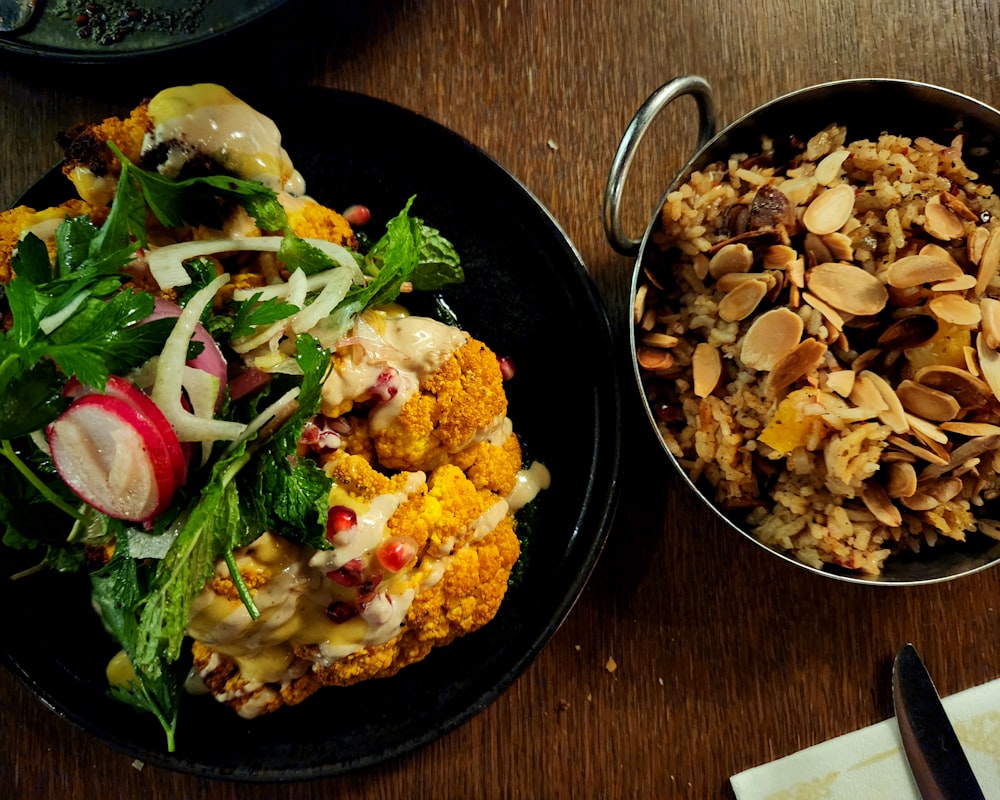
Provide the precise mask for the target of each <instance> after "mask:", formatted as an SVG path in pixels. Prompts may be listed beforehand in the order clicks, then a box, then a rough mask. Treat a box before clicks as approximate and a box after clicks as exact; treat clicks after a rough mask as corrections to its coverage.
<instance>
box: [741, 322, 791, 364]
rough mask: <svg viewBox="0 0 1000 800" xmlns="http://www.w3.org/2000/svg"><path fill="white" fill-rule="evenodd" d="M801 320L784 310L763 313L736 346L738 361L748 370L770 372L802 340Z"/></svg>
mask: <svg viewBox="0 0 1000 800" xmlns="http://www.w3.org/2000/svg"><path fill="white" fill-rule="evenodd" d="M803 328H804V323H803V322H802V317H800V316H799V315H798V314H796V313H795V312H794V311H790V310H789V309H787V308H774V309H771V310H770V311H765V312H764V313H763V314H761V315H760V316H759V317H757V319H755V320H754V321H753V323H752V324H751V325H750V328H749V329H748V330H747V332H746V335H744V337H743V343H742V345H741V346H740V348H741V349H740V360H741V361H742V362H743V363H744V364H746V365H747V366H748V367H750V368H751V369H759V370H772V369H774V366H775V364H777V363H778V362H779V361H781V359H783V358H784V357H785V356H786V355H788V353H790V352H791V351H792V350H793V349H794V348H795V346H796V345H797V344H798V343H799V340H800V339H801V338H802V330H803Z"/></svg>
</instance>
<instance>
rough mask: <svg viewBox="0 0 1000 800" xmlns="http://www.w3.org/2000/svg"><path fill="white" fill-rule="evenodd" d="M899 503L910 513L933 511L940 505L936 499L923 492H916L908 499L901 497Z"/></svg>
mask: <svg viewBox="0 0 1000 800" xmlns="http://www.w3.org/2000/svg"><path fill="white" fill-rule="evenodd" d="M899 502H900V503H902V504H903V505H904V506H906V507H907V508H908V509H910V511H933V510H934V509H935V508H937V507H938V506H939V505H940V503H938V501H937V499H936V498H934V497H931V496H930V495H929V494H924V493H923V492H917V493H916V494H913V495H910V496H909V497H902V498H900V500H899Z"/></svg>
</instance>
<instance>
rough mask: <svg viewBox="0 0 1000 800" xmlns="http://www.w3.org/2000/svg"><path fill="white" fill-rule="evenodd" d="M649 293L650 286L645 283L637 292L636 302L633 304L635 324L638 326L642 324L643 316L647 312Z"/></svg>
mask: <svg viewBox="0 0 1000 800" xmlns="http://www.w3.org/2000/svg"><path fill="white" fill-rule="evenodd" d="M648 292H649V284H648V283H644V284H642V285H640V286H639V288H638V289H636V290H635V302H633V304H632V318H633V322H634V323H635V324H636V325H638V324H639V323H640V322H642V317H643V314H644V313H645V312H646V295H647V293H648Z"/></svg>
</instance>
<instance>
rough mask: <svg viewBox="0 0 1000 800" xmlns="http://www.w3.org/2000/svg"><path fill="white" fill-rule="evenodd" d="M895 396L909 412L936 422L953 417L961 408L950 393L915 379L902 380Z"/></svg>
mask: <svg viewBox="0 0 1000 800" xmlns="http://www.w3.org/2000/svg"><path fill="white" fill-rule="evenodd" d="M896 396H897V397H899V402H901V403H902V404H903V408H905V409H906V410H907V411H909V412H910V413H911V414H916V415H917V416H918V417H923V418H924V419H932V420H935V421H937V422H945V421H947V420H950V419H954V418H955V417H957V416H958V413H959V411H961V410H962V406H961V405H960V404H959V402H958V400H956V399H955V398H954V397H953V396H952V395H950V394H947V393H945V392H942V391H940V390H938V389H932V388H931V387H930V386H925V385H924V384H922V383H917V382H915V381H910V380H904V381H902V382H901V383H900V384H899V385H898V386H897V387H896Z"/></svg>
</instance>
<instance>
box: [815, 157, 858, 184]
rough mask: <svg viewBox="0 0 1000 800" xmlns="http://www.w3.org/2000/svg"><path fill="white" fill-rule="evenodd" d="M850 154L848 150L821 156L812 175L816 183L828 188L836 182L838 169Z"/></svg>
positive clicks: (838, 174) (838, 175) (838, 173)
mask: <svg viewBox="0 0 1000 800" xmlns="http://www.w3.org/2000/svg"><path fill="white" fill-rule="evenodd" d="M850 154H851V151H850V150H834V151H833V152H832V153H830V154H828V155H825V156H823V158H822V160H820V162H819V163H818V164H817V165H816V171H815V172H814V173H813V175H814V176H815V178H816V180H817V182H819V183H821V184H823V185H824V186H829V185H830V184H831V183H833V182H834V181H835V180H837V178H839V177H840V168H841V167H842V166H843V165H844V162H845V161H846V160H847V157H848V156H849V155H850Z"/></svg>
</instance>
